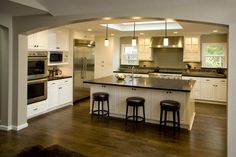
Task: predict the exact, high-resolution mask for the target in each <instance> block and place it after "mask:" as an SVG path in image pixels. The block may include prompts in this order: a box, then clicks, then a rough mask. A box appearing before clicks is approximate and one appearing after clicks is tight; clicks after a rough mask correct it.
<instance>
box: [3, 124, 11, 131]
mask: <svg viewBox="0 0 236 157" xmlns="http://www.w3.org/2000/svg"><path fill="white" fill-rule="evenodd" d="M0 130H3V131H10V130H12V126H11V125H10V126H6V125H0Z"/></svg>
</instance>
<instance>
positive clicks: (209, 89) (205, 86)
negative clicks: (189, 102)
mask: <svg viewBox="0 0 236 157" xmlns="http://www.w3.org/2000/svg"><path fill="white" fill-rule="evenodd" d="M214 90H215V88H214V80H211V79H208V78H204V79H201V99H204V100H214V97H215V96H214V95H215V94H214V92H215V91H214Z"/></svg>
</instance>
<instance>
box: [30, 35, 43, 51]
mask: <svg viewBox="0 0 236 157" xmlns="http://www.w3.org/2000/svg"><path fill="white" fill-rule="evenodd" d="M47 49H48V31H42V32H38V33H34V34H31V35H29V36H28V50H37V51H39V50H42V51H43V50H47Z"/></svg>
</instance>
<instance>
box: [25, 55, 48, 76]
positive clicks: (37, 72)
mask: <svg viewBox="0 0 236 157" xmlns="http://www.w3.org/2000/svg"><path fill="white" fill-rule="evenodd" d="M47 54H48V52H47V51H39V52H37V51H30V52H28V80H33V79H40V78H45V77H47V66H48V58H47V56H48V55H47Z"/></svg>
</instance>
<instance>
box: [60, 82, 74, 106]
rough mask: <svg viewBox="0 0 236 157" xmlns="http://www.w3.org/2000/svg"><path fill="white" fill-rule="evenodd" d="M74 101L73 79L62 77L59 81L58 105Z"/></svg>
mask: <svg viewBox="0 0 236 157" xmlns="http://www.w3.org/2000/svg"><path fill="white" fill-rule="evenodd" d="M69 102H72V79H71V78H69V79H62V80H59V83H58V105H63V104H66V103H69Z"/></svg>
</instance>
